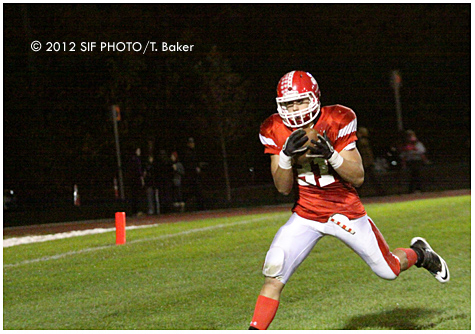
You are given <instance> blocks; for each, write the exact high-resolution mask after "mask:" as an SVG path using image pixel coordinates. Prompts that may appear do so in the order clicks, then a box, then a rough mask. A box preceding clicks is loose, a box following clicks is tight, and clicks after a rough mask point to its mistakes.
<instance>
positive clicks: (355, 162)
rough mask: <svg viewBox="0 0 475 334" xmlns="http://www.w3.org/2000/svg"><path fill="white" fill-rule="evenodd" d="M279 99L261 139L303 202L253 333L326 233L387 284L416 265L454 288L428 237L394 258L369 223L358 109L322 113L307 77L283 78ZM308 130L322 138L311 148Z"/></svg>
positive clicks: (282, 182) (283, 183)
mask: <svg viewBox="0 0 475 334" xmlns="http://www.w3.org/2000/svg"><path fill="white" fill-rule="evenodd" d="M276 101H277V111H278V113H275V114H273V115H272V116H270V117H269V118H267V119H266V120H265V121H264V122H263V123H262V125H261V128H260V133H259V137H260V140H261V142H262V144H263V145H264V147H265V149H264V152H265V153H267V154H270V164H271V172H272V177H273V180H274V184H275V187H276V188H277V190H278V191H279V192H280V193H282V194H285V195H288V194H290V193H291V191H292V187H293V185H294V181H296V182H295V184H297V185H298V189H297V191H298V199H297V201H296V203H295V205H294V207H293V209H292V212H293V213H292V215H291V216H290V218H289V220H288V221H287V223H286V224H285V225H283V226H282V227H281V228H280V229H279V231H278V232H277V234H276V235H275V237H274V240H273V241H272V244H271V246H270V248H269V251H268V252H267V255H266V257H265V263H264V266H263V269H262V273H263V274H264V276H265V280H264V285H263V286H262V289H261V291H260V294H259V296H258V298H257V303H256V307H255V310H254V315H253V318H252V321H251V324H250V328H249V329H267V328H268V326H269V325H270V323H271V322H272V320H273V319H274V316H275V314H276V312H277V308H278V306H279V300H280V296H281V292H282V289H283V288H284V286H285V284H286V283H287V281H288V280H289V279H290V277H291V276H292V274H293V273H294V272H295V270H296V269H297V268H298V266H299V265H300V264H301V263H302V262H303V261H304V260H305V258H306V257H307V256H308V255H309V253H310V251H311V250H312V249H313V247H314V246H315V245H316V244H317V242H318V241H319V240H320V239H321V238H322V237H324V236H326V235H332V236H334V237H336V238H338V239H340V240H341V241H343V243H345V244H346V245H347V246H348V247H350V248H351V249H352V250H353V251H355V252H356V253H357V254H358V255H359V256H360V257H361V258H362V259H363V261H365V262H366V264H368V266H369V267H370V268H371V269H372V270H373V272H374V273H375V274H376V275H378V276H379V277H381V278H383V279H387V280H393V279H396V278H397V277H398V276H399V274H400V273H401V272H402V271H404V270H407V269H409V268H410V267H411V266H413V265H416V266H417V267H423V268H425V269H427V270H428V271H429V272H430V273H431V274H432V275H433V276H434V277H435V278H436V279H437V280H438V281H439V282H441V283H445V282H447V281H448V280H449V278H450V276H449V269H448V267H447V264H446V263H445V261H444V260H443V259H442V257H440V256H439V255H438V254H437V253H435V252H434V251H433V250H432V248H431V247H430V245H429V244H428V243H427V241H426V240H425V239H423V238H420V237H416V238H413V239H412V241H411V246H410V247H409V248H397V249H395V250H394V251H393V252H391V251H390V250H389V247H388V245H387V243H386V241H385V240H384V237H383V235H382V234H381V232H380V231H379V230H378V228H377V227H376V225H375V224H374V222H373V221H372V220H371V218H370V217H368V215H367V213H366V211H365V208H364V207H363V205H362V203H361V201H360V198H359V196H358V193H357V192H356V189H355V187H359V186H361V185H362V184H363V181H364V169H363V165H362V160H361V156H360V154H359V152H358V149H357V148H356V144H355V143H356V140H357V137H356V129H357V124H356V115H355V113H354V112H353V110H351V109H350V108H347V107H345V106H342V105H332V106H325V107H322V106H321V105H320V89H319V86H318V83H317V81H316V80H315V78H314V77H313V76H312V75H311V74H310V73H307V72H303V71H292V72H289V73H287V74H285V75H284V76H283V77H282V78H281V79H280V81H279V83H278V86H277V98H276ZM308 128H313V130H316V131H317V132H318V137H317V138H315V139H312V140H311V141H310V142H308V140H309V138H308V137H309V136H307V132H306V129H307V130H308Z"/></svg>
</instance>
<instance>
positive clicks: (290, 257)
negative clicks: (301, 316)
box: [250, 214, 323, 329]
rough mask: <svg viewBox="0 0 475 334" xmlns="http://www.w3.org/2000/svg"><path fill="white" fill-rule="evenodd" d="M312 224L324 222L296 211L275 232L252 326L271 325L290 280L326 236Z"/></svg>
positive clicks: (262, 327)
mask: <svg viewBox="0 0 475 334" xmlns="http://www.w3.org/2000/svg"><path fill="white" fill-rule="evenodd" d="M311 224H320V223H315V222H311V221H308V220H304V219H302V218H300V217H299V216H297V215H296V214H294V215H292V216H291V218H290V219H289V221H288V222H287V223H286V224H285V225H284V226H282V227H281V228H280V229H279V231H278V232H277V234H276V235H275V237H274V240H273V241H272V244H271V246H270V248H269V251H268V252H267V255H266V260H265V263H264V267H263V270H262V272H263V274H264V276H265V281H264V285H263V286H262V289H261V292H260V294H259V297H258V298H257V303H256V307H255V309H254V315H253V318H252V321H251V327H250V329H267V328H268V327H269V325H270V323H271V322H272V320H273V319H274V316H275V314H276V312H277V309H278V307H279V301H280V295H281V293H282V290H283V288H284V286H285V284H286V282H287V281H288V279H289V278H290V277H291V276H292V274H293V273H294V272H295V270H296V269H297V268H298V266H299V265H300V264H301V263H302V262H303V261H304V260H305V258H306V257H307V256H308V254H309V253H310V251H311V250H312V249H313V247H314V246H315V244H316V243H317V241H318V240H319V239H320V238H321V237H322V236H323V234H322V233H320V232H318V231H317V230H316V229H315V226H312V225H311Z"/></svg>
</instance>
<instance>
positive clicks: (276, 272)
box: [262, 247, 285, 277]
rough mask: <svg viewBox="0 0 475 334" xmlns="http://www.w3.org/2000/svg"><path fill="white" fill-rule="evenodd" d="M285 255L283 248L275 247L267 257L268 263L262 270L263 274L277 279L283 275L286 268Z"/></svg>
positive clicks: (266, 262)
mask: <svg viewBox="0 0 475 334" xmlns="http://www.w3.org/2000/svg"><path fill="white" fill-rule="evenodd" d="M284 261H285V253H284V250H283V249H282V248H279V247H273V248H271V249H269V251H268V252H267V255H266V261H265V263H264V267H263V268H262V273H263V274H264V276H267V277H277V276H280V275H282V269H283V268H284Z"/></svg>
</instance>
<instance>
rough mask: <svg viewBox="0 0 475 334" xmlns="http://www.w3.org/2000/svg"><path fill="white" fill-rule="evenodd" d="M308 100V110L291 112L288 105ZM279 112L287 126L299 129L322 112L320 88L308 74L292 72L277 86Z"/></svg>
mask: <svg viewBox="0 0 475 334" xmlns="http://www.w3.org/2000/svg"><path fill="white" fill-rule="evenodd" d="M305 98H308V99H310V104H309V106H308V108H305V109H303V110H297V111H294V112H291V111H289V110H287V106H286V105H287V103H288V102H292V101H296V100H301V99H305ZM276 101H277V111H278V112H279V115H280V117H281V118H282V121H283V122H284V124H285V125H287V126H288V127H291V128H298V127H301V126H304V125H306V124H308V123H310V122H312V121H313V120H314V119H315V118H316V117H317V116H318V113H319V112H320V88H319V87H318V83H317V80H315V78H314V77H313V76H312V75H311V74H310V73H308V72H304V71H292V72H289V73H287V74H286V75H284V76H283V77H282V78H281V79H280V81H279V84H278V85H277V98H276Z"/></svg>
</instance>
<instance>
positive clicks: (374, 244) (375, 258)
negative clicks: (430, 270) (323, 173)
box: [329, 214, 410, 280]
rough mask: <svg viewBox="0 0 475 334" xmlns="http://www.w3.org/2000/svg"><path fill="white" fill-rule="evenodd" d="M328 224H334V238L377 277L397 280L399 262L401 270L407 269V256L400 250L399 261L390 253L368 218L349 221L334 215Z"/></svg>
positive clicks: (399, 270) (341, 216)
mask: <svg viewBox="0 0 475 334" xmlns="http://www.w3.org/2000/svg"><path fill="white" fill-rule="evenodd" d="M329 222H331V223H334V226H335V228H334V230H335V234H334V235H335V237H337V238H338V239H340V240H341V241H343V242H344V243H345V244H346V245H347V246H348V247H350V248H351V249H352V250H353V251H354V252H355V253H356V254H358V255H359V256H360V257H361V258H362V259H363V260H364V261H365V262H366V264H367V265H368V266H369V267H370V268H371V269H372V270H373V272H374V273H375V274H376V275H378V276H379V277H381V278H384V279H388V280H392V279H395V278H397V277H398V275H399V273H400V272H401V262H402V263H403V268H405V269H407V268H408V267H409V265H410V264H409V263H408V261H407V258H408V257H407V255H406V254H405V253H404V252H403V251H402V250H401V251H400V252H399V251H398V254H399V255H400V256H401V257H402V258H403V260H402V261H401V260H400V259H399V257H398V256H397V255H396V254H394V253H392V252H391V251H390V250H389V246H388V244H387V243H386V241H385V240H384V237H383V235H382V234H381V232H379V230H378V228H377V227H376V225H374V223H373V222H372V221H371V219H369V217H368V216H364V217H361V218H358V219H354V220H349V219H348V218H347V217H346V216H344V215H340V214H336V215H334V216H332V217H331V218H330V220H329Z"/></svg>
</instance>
